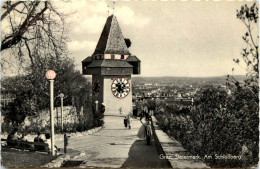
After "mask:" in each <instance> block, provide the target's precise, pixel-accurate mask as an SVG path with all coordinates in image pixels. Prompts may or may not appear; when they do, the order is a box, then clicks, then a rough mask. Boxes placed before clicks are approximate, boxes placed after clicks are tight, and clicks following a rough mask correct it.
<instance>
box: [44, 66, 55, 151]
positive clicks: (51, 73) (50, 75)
mask: <svg viewBox="0 0 260 169" xmlns="http://www.w3.org/2000/svg"><path fill="white" fill-rule="evenodd" d="M45 77H46V78H47V79H48V80H49V81H50V112H51V117H50V121H51V154H52V156H54V155H55V151H54V145H55V140H54V137H55V136H54V114H53V107H54V106H53V105H54V102H53V95H54V94H53V83H54V78H55V77H56V73H55V72H54V71H53V70H48V71H47V72H46V74H45Z"/></svg>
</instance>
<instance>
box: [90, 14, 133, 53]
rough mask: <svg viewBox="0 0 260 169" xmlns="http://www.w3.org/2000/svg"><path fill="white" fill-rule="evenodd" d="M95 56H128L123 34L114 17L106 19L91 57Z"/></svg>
mask: <svg viewBox="0 0 260 169" xmlns="http://www.w3.org/2000/svg"><path fill="white" fill-rule="evenodd" d="M95 54H121V55H130V52H129V50H128V49H127V46H126V44H125V40H124V37H123V34H122V32H121V29H120V27H119V24H118V22H117V19H116V17H115V16H114V15H111V16H109V17H108V18H107V21H106V24H105V26H104V28H103V31H102V33H101V36H100V38H99V41H98V43H97V46H96V49H95V51H94V53H93V55H95Z"/></svg>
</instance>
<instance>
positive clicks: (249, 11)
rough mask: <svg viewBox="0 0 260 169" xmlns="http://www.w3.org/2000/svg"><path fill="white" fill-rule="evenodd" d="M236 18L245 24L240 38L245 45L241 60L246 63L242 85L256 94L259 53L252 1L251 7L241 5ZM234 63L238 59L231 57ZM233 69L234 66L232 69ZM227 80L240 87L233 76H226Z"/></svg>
mask: <svg viewBox="0 0 260 169" xmlns="http://www.w3.org/2000/svg"><path fill="white" fill-rule="evenodd" d="M237 18H238V19H240V20H241V21H242V23H243V24H244V25H245V26H246V28H247V31H246V33H245V35H244V36H242V39H243V40H244V42H245V44H246V47H244V48H243V49H242V52H241V55H242V60H243V61H244V63H245V64H246V66H247V67H246V71H247V79H246V80H245V84H244V86H246V87H249V88H250V89H251V90H252V92H253V93H254V94H258V83H259V68H258V66H259V53H258V47H259V44H258V39H259V35H258V29H257V28H258V6H257V5H256V3H254V4H253V5H252V6H251V7H248V6H247V4H245V5H243V6H241V9H240V10H237ZM233 60H234V62H235V63H237V64H239V63H240V59H233ZM232 70H234V68H233V69H232ZM228 79H229V81H231V82H233V83H235V85H236V86H238V87H241V84H240V83H239V82H238V81H237V80H236V79H235V78H234V77H228Z"/></svg>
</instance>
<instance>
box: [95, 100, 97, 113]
mask: <svg viewBox="0 0 260 169" xmlns="http://www.w3.org/2000/svg"><path fill="white" fill-rule="evenodd" d="M95 103H96V111H98V101H97V100H96V101H95Z"/></svg>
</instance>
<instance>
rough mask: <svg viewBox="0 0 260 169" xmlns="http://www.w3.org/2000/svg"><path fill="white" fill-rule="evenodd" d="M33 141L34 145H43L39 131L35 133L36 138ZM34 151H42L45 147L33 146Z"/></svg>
mask: <svg viewBox="0 0 260 169" xmlns="http://www.w3.org/2000/svg"><path fill="white" fill-rule="evenodd" d="M33 141H34V142H35V143H43V142H44V141H43V138H42V135H41V132H40V131H38V132H37V136H36V137H35V138H34V140H33ZM34 149H35V150H44V149H45V147H44V146H42V145H34Z"/></svg>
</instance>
